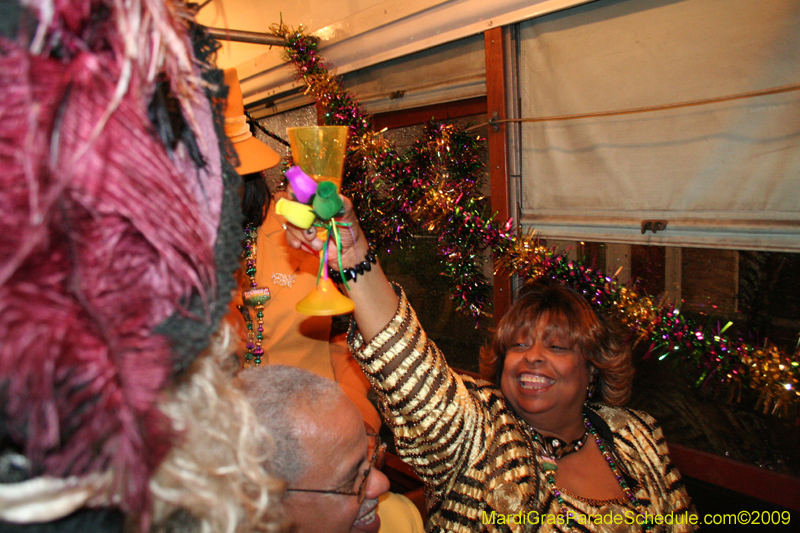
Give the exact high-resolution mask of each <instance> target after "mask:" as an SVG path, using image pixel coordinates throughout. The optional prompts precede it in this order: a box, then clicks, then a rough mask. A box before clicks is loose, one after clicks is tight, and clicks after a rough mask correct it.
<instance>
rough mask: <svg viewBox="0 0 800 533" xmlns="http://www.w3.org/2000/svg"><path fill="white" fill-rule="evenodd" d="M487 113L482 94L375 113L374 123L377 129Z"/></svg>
mask: <svg viewBox="0 0 800 533" xmlns="http://www.w3.org/2000/svg"><path fill="white" fill-rule="evenodd" d="M485 114H486V97H485V96H481V97H478V98H470V99H469V100H459V101H457V102H445V103H443V104H436V105H430V106H425V107H417V108H414V109H407V110H402V111H390V112H388V113H381V114H379V115H373V117H372V124H373V126H374V127H375V130H376V131H377V130H381V129H383V128H389V129H392V128H404V127H406V126H413V125H415V124H424V123H425V122H427V121H429V120H431V119H433V120H438V121H442V122H445V121H448V120H453V119H456V118H461V117H469V116H472V115H485Z"/></svg>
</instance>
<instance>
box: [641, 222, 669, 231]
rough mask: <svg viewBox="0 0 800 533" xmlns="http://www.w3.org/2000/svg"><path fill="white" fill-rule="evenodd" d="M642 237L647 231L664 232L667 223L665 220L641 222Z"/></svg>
mask: <svg viewBox="0 0 800 533" xmlns="http://www.w3.org/2000/svg"><path fill="white" fill-rule="evenodd" d="M641 229H642V235H644V234H645V233H647V232H648V231H652V232H653V233H657V232H659V231H664V230H665V229H667V221H666V220H642V228H641Z"/></svg>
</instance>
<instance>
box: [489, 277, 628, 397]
mask: <svg viewBox="0 0 800 533" xmlns="http://www.w3.org/2000/svg"><path fill="white" fill-rule="evenodd" d="M552 335H559V336H560V337H562V338H564V339H565V340H566V342H569V343H570V344H571V346H573V347H574V348H576V349H577V350H578V351H579V352H580V353H581V354H582V355H583V357H584V358H585V359H586V360H587V361H588V362H589V363H590V364H591V366H592V367H593V370H592V374H593V376H594V378H593V379H594V380H595V385H596V391H597V393H596V394H595V397H594V398H595V399H598V400H602V401H603V402H605V403H606V404H608V405H624V404H625V403H626V402H627V401H628V399H630V395H631V384H632V381H633V363H632V362H631V354H630V348H629V346H628V345H627V343H626V342H625V341H624V338H623V335H621V334H620V332H619V330H618V326H616V324H615V323H614V322H612V321H611V320H609V319H604V318H603V317H601V316H599V315H598V314H597V313H595V312H594V310H593V309H592V308H591V306H589V304H588V302H587V301H586V300H585V299H584V298H583V297H582V296H581V295H580V294H578V293H577V292H575V291H574V290H572V289H570V288H568V287H566V286H565V285H563V284H561V283H558V282H555V281H552V280H539V281H536V282H534V283H532V284H530V285H529V286H528V287H527V288H526V289H524V290H523V292H522V294H521V295H520V297H519V298H518V299H517V301H516V302H514V304H513V305H512V306H511V308H510V309H509V310H508V312H507V313H506V314H505V316H503V318H502V319H501V320H500V322H499V324H498V325H497V330H496V332H495V335H494V339H493V340H492V341H490V342H489V343H488V344H487V345H486V346H484V347H483V349H482V350H481V357H480V369H481V377H483V379H485V380H487V381H490V382H492V383H494V384H495V385H497V386H498V387H499V386H500V379H501V377H502V375H503V366H504V365H505V359H506V352H507V350H508V348H509V347H510V346H512V345H513V344H515V343H517V342H519V340H520V338H523V337H524V338H530V339H531V340H533V341H536V342H538V341H540V340H543V339H547V338H549V337H551V336H552Z"/></svg>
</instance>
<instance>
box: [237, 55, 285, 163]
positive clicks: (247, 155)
mask: <svg viewBox="0 0 800 533" xmlns="http://www.w3.org/2000/svg"><path fill="white" fill-rule="evenodd" d="M225 85H227V86H228V101H227V102H226V104H225V135H227V136H228V138H229V139H230V140H231V142H232V143H233V147H234V148H235V149H236V154H237V155H238V156H239V166H237V167H236V172H238V173H239V174H240V175H244V174H250V173H252V172H261V171H262V170H266V169H268V168H272V167H274V166H275V165H277V164H278V162H279V161H280V160H281V156H279V155H278V153H277V152H276V151H275V150H273V149H272V148H270V147H269V146H267V145H266V144H264V143H263V142H261V141H259V140H258V139H256V138H255V137H253V134H252V133H250V125H249V124H248V123H247V117H245V115H244V100H243V99H242V88H241V87H240V86H239V75H238V74H237V73H236V69H235V68H229V69H225Z"/></svg>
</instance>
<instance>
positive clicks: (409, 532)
mask: <svg viewBox="0 0 800 533" xmlns="http://www.w3.org/2000/svg"><path fill="white" fill-rule="evenodd" d="M378 517H380V519H381V527H380V529H379V530H378V532H379V533H424V532H425V526H424V524H423V523H422V516H421V515H420V514H419V510H418V509H417V507H416V506H415V505H414V504H413V503H412V501H411V500H409V499H408V498H406V497H405V496H403V495H402V494H395V493H394V492H387V493H386V494H384V495H383V496H381V497H380V499H379V500H378Z"/></svg>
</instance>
